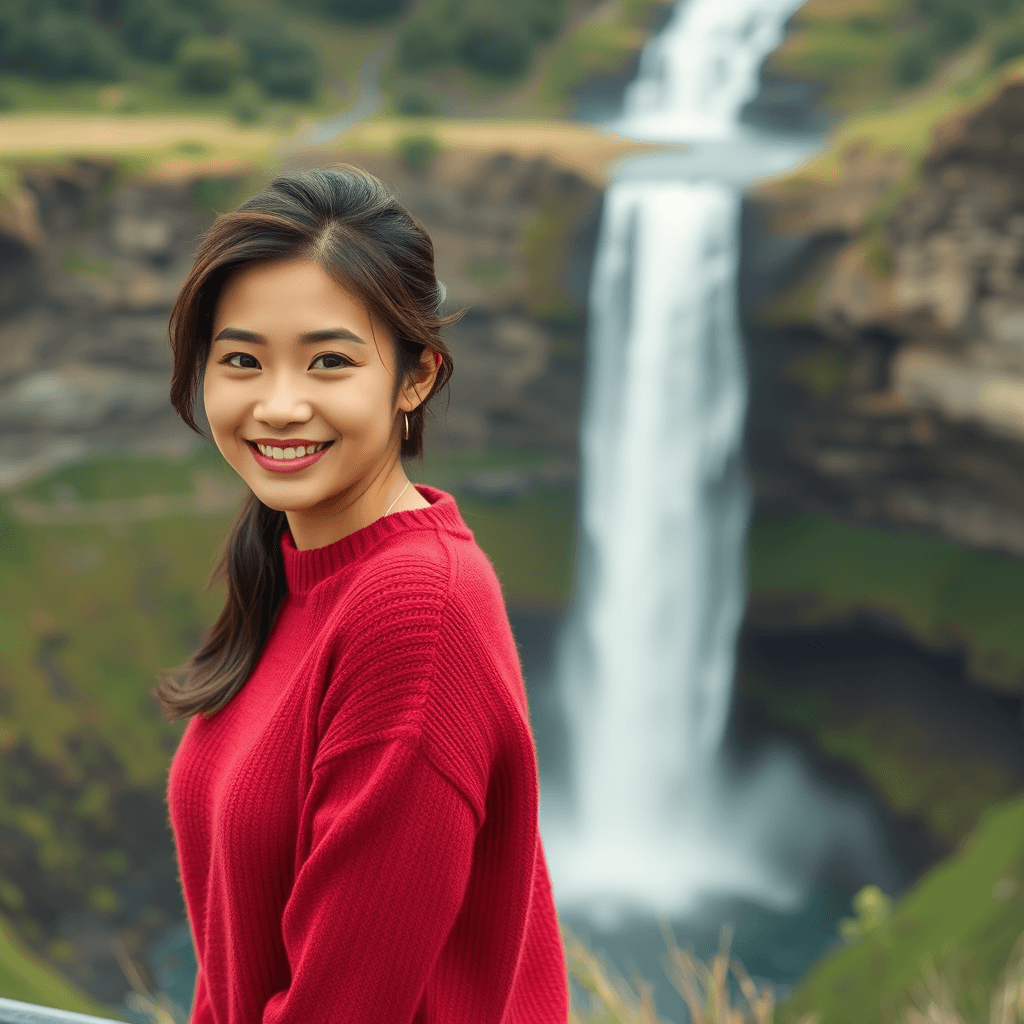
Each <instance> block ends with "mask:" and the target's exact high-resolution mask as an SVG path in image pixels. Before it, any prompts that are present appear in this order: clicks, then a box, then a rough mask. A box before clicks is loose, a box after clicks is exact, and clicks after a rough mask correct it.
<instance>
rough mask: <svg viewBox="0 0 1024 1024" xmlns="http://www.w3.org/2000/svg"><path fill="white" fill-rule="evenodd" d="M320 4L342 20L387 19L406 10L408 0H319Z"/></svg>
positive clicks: (324, 10)
mask: <svg viewBox="0 0 1024 1024" xmlns="http://www.w3.org/2000/svg"><path fill="white" fill-rule="evenodd" d="M318 6H319V9H320V10H321V11H322V13H324V14H326V15H327V16H328V17H331V18H338V19H339V20H341V21H386V20H388V19H389V18H394V17H395V16H396V15H398V14H401V13H402V11H404V10H405V7H406V0H319V4H318Z"/></svg>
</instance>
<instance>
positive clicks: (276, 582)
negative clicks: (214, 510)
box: [156, 491, 288, 721]
mask: <svg viewBox="0 0 1024 1024" xmlns="http://www.w3.org/2000/svg"><path fill="white" fill-rule="evenodd" d="M286 526H287V520H286V519H285V514H284V513H283V512H277V511H275V510H274V509H272V508H268V507H267V506H266V505H264V504H263V502H262V501H260V500H259V499H258V498H257V497H256V495H255V494H253V493H252V492H251V491H250V492H249V494H248V496H247V497H246V498H245V500H244V501H243V503H242V507H241V509H239V512H238V515H237V516H236V518H235V521H234V523H233V524H232V526H231V532H230V533H229V534H228V537H227V540H226V541H225V542H224V548H223V550H222V552H221V557H220V561H219V563H218V565H217V568H216V570H215V571H214V574H213V580H211V583H212V582H213V581H215V580H218V579H223V580H225V582H226V583H227V600H226V601H225V602H224V607H223V609H221V613H220V615H219V616H218V618H217V621H216V622H215V623H214V624H213V628H212V629H211V630H210V633H209V635H208V636H207V638H206V642H205V643H204V644H203V645H202V647H200V648H199V650H198V651H196V653H195V654H193V655H192V657H191V658H189V660H188V661H187V662H186V663H185V664H184V665H183V666H182V667H181V668H180V669H177V670H174V671H172V672H170V673H168V674H167V675H165V676H164V677H163V678H161V679H160V682H159V685H158V687H157V689H156V698H157V700H158V701H159V702H160V706H161V707H162V708H163V712H164V715H165V716H166V717H167V718H168V719H170V720H172V721H173V720H175V719H178V718H188V717H190V716H191V715H194V714H196V713H197V712H199V711H203V712H205V713H207V714H213V713H214V712H215V711H219V710H220V709H221V708H222V707H223V706H224V705H225V704H227V702H228V701H229V700H231V698H232V697H233V696H234V695H235V694H236V693H237V692H238V691H239V690H240V689H241V688H242V685H243V684H244V683H245V681H246V679H248V678H249V675H250V674H251V673H252V670H253V669H254V668H255V667H256V663H257V662H258V661H259V658H260V655H261V654H262V653H263V648H264V646H265V645H266V642H267V639H268V638H269V636H270V631H271V629H272V628H273V625H274V620H275V619H276V618H277V613H278V612H279V611H280V609H281V605H282V603H283V602H284V599H285V596H286V595H287V593H288V586H287V583H286V581H285V575H284V559H283V556H282V555H281V534H282V533H283V532H284V530H285V528H286Z"/></svg>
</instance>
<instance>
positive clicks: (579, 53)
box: [545, 21, 646, 106]
mask: <svg viewBox="0 0 1024 1024" xmlns="http://www.w3.org/2000/svg"><path fill="white" fill-rule="evenodd" d="M645 41H646V36H645V34H644V33H643V31H642V30H641V29H639V28H638V27H636V26H635V25H631V24H628V23H623V22H622V21H613V22H592V23H587V24H584V25H583V26H581V27H580V28H579V29H578V30H577V31H576V32H574V33H573V34H571V35H569V36H567V37H566V38H565V39H563V40H562V41H561V42H560V43H559V44H558V45H557V46H556V48H555V52H554V54H553V56H552V61H551V66H550V69H549V71H548V78H547V82H546V83H545V96H546V98H547V100H548V101H549V102H550V103H552V104H553V105H556V106H557V105H564V104H565V103H566V102H568V100H569V99H571V97H572V94H573V92H574V91H575V90H576V89H578V88H580V87H581V86H583V85H585V84H586V83H587V82H588V81H590V80H591V79H593V78H596V77H598V76H601V75H621V74H623V73H624V72H625V71H626V69H627V68H628V67H629V64H630V62H631V61H633V60H635V59H636V56H637V54H638V53H639V52H640V50H641V49H642V48H643V45H644V42H645Z"/></svg>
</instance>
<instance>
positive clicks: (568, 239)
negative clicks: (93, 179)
mask: <svg viewBox="0 0 1024 1024" xmlns="http://www.w3.org/2000/svg"><path fill="white" fill-rule="evenodd" d="M589 201H590V200H589V199H586V198H584V197H582V196H581V197H580V198H578V199H561V198H557V197H551V198H549V199H548V200H547V201H546V202H545V205H544V208H543V210H542V211H541V212H540V213H539V214H538V215H537V216H536V217H535V218H534V219H533V220H532V221H530V223H529V224H527V225H526V226H525V227H524V228H523V231H522V235H521V237H520V251H521V253H522V257H523V262H524V264H525V265H526V272H527V275H528V276H529V287H528V289H527V292H526V295H527V298H526V308H527V312H528V313H529V314H530V315H531V316H534V317H536V318H537V319H538V320H549V321H559V320H565V319H566V318H569V317H572V316H573V315H574V314H575V312H576V311H575V309H574V308H573V305H572V303H571V302H570V301H569V298H568V297H567V295H566V294H565V289H564V287H563V285H562V279H563V276H564V274H563V269H564V264H565V259H566V254H567V253H568V252H569V250H570V248H571V245H572V239H573V232H574V231H575V230H576V228H577V226H578V225H579V223H580V220H581V218H582V216H583V213H584V209H585V205H586V203H588V202H589Z"/></svg>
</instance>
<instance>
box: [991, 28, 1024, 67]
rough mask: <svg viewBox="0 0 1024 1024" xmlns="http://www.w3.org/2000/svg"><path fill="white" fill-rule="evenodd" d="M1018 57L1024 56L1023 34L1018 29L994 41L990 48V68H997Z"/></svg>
mask: <svg viewBox="0 0 1024 1024" xmlns="http://www.w3.org/2000/svg"><path fill="white" fill-rule="evenodd" d="M1020 56H1024V32H1022V31H1021V30H1019V29H1018V30H1017V31H1016V32H1010V33H1008V34H1007V35H1004V36H1003V37H1002V38H1000V39H998V40H996V44H995V46H993V47H992V66H993V67H998V66H999V65H1000V64H1006V63H1007V62H1008V61H1011V60H1016V59H1017V58H1018V57H1020Z"/></svg>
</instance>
